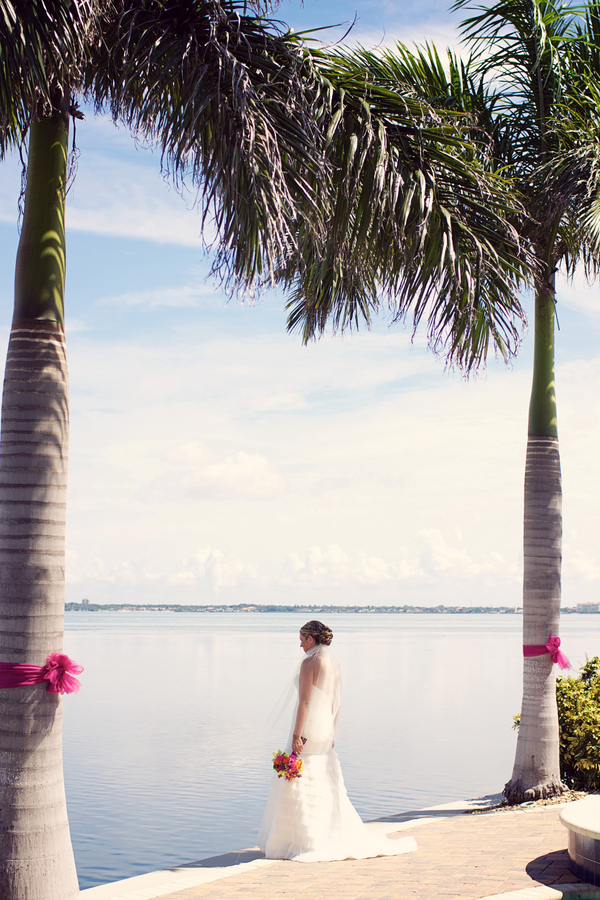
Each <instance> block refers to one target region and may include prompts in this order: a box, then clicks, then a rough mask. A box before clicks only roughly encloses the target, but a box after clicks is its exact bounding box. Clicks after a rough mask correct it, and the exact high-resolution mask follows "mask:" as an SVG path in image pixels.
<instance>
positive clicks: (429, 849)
mask: <svg viewBox="0 0 600 900" xmlns="http://www.w3.org/2000/svg"><path fill="white" fill-rule="evenodd" d="M560 808H561V807H560V806H547V807H534V808H532V809H526V810H517V811H508V810H506V811H501V812H496V813H488V814H475V815H473V814H471V815H456V816H452V817H444V818H440V820H439V821H434V822H432V823H426V824H422V825H419V826H417V827H414V828H411V829H409V830H405V831H402V832H400V833H399V834H398V837H403V836H405V835H408V834H412V835H414V837H415V838H416V840H417V843H418V845H419V850H418V852H417V853H408V854H405V855H403V856H396V857H383V858H378V859H365V860H345V861H343V862H322V863H310V864H308V863H294V862H289V861H281V862H277V863H274V864H273V865H270V866H265V867H263V868H258V869H254V870H251V871H248V872H244V873H243V874H240V875H234V876H231V877H229V878H224V879H222V880H220V881H215V882H213V883H211V884H206V885H201V886H198V887H193V888H189V887H188V888H185V889H184V890H180V891H176V892H175V893H173V894H168V895H167V896H165V897H163V898H162V900H243V898H246V897H247V898H248V900H413V898H414V900H437V898H445V900H474V898H480V897H486V896H488V895H490V894H499V893H503V892H505V891H513V890H520V889H523V888H528V887H535V886H537V885H540V884H543V885H551V884H560V883H562V884H565V883H575V882H577V879H576V878H575V877H574V876H573V875H571V873H570V872H569V870H568V867H567V862H568V857H567V851H566V849H565V847H566V844H567V832H566V829H565V828H564V827H563V826H562V825H561V824H560V822H559V818H558V816H559V812H560ZM392 837H393V836H392Z"/></svg>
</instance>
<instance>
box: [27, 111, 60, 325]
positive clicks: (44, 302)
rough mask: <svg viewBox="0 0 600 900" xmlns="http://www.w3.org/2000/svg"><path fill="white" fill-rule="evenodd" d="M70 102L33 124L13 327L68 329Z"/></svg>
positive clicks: (30, 137) (30, 135) (30, 136)
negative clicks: (37, 324) (32, 324)
mask: <svg viewBox="0 0 600 900" xmlns="http://www.w3.org/2000/svg"><path fill="white" fill-rule="evenodd" d="M68 141H69V97H68V96H66V97H61V99H60V101H59V102H57V104H56V108H55V109H54V110H53V112H52V115H51V116H47V117H44V118H42V119H39V120H38V121H34V122H32V124H31V128H30V134H29V158H28V163H27V190H26V192H25V213H24V216H23V229H22V231H21V239H20V241H19V249H18V252H17V264H16V271H15V310H14V317H13V322H14V323H19V322H25V321H32V320H38V321H40V320H43V321H50V322H55V323H56V324H57V325H59V326H60V327H62V328H64V293H65V266H66V243H65V187H66V181H67V158H68Z"/></svg>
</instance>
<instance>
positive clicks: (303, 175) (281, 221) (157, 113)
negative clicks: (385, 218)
mask: <svg viewBox="0 0 600 900" xmlns="http://www.w3.org/2000/svg"><path fill="white" fill-rule="evenodd" d="M102 30H103V44H102V46H101V47H99V51H98V52H99V54H100V55H101V56H102V57H103V60H104V61H105V63H106V62H107V63H108V64H107V65H106V64H104V65H103V66H98V65H96V61H95V58H94V57H92V59H91V62H90V66H89V69H88V72H87V78H86V82H85V88H86V91H87V93H88V95H89V96H91V97H93V99H94V100H95V102H96V104H97V106H98V107H99V108H101V107H103V106H104V105H105V104H107V105H108V106H109V108H110V110H111V112H112V114H113V116H114V117H115V119H120V120H122V121H125V122H126V123H127V125H128V126H129V127H130V128H131V129H132V131H133V132H134V134H136V135H137V136H138V137H140V138H142V139H145V140H149V141H151V142H153V143H157V144H158V145H159V147H160V148H161V150H162V154H163V165H164V167H165V170H166V171H167V172H169V173H171V174H172V175H173V176H174V178H175V180H178V179H185V178H188V179H189V180H190V182H191V184H192V185H193V186H194V187H195V188H196V189H199V191H200V193H201V197H202V201H203V208H204V214H205V216H207V215H208V216H210V217H212V224H213V227H214V228H215V229H216V232H217V235H218V241H217V242H216V262H215V265H214V268H215V270H216V271H221V272H224V273H225V275H226V276H227V275H229V276H232V277H233V278H235V279H236V280H237V281H238V282H241V283H242V284H243V285H246V286H250V287H253V286H256V285H257V284H260V282H261V280H267V281H268V280H272V279H273V277H274V273H275V270H276V269H277V268H278V266H279V264H280V261H281V259H282V258H284V257H285V256H287V255H288V254H289V253H290V252H291V250H292V249H293V246H294V242H295V236H294V230H295V221H296V219H297V215H298V208H299V206H302V207H304V208H305V222H306V223H307V227H309V228H310V230H311V232H312V234H313V237H314V236H316V235H319V234H320V235H322V213H321V204H320V203H317V195H316V188H317V186H318V184H319V183H320V182H321V179H322V176H323V174H324V171H325V163H324V159H323V156H322V153H321V152H320V150H319V149H318V118H319V115H320V111H319V108H318V102H317V101H318V97H319V92H318V91H317V90H315V83H316V80H315V77H314V73H313V72H312V70H311V60H310V58H309V56H308V55H307V54H305V53H304V52H303V50H302V48H301V45H300V43H299V41H298V39H297V38H295V37H294V36H293V35H292V34H290V33H287V32H285V31H284V30H283V29H282V28H281V27H280V26H279V25H278V23H276V22H274V21H272V20H268V19H265V18H263V17H261V16H259V15H258V14H257V13H254V12H253V11H252V9H250V8H249V7H248V6H247V4H246V3H244V2H242V0H209V2H204V0H190V2H188V3H181V2H173V0H138V2H134V3H132V2H123V0H121V2H120V3H119V4H117V14H116V15H114V14H113V13H112V11H111V12H110V14H109V15H108V16H107V17H106V18H105V20H104V22H103V27H102Z"/></svg>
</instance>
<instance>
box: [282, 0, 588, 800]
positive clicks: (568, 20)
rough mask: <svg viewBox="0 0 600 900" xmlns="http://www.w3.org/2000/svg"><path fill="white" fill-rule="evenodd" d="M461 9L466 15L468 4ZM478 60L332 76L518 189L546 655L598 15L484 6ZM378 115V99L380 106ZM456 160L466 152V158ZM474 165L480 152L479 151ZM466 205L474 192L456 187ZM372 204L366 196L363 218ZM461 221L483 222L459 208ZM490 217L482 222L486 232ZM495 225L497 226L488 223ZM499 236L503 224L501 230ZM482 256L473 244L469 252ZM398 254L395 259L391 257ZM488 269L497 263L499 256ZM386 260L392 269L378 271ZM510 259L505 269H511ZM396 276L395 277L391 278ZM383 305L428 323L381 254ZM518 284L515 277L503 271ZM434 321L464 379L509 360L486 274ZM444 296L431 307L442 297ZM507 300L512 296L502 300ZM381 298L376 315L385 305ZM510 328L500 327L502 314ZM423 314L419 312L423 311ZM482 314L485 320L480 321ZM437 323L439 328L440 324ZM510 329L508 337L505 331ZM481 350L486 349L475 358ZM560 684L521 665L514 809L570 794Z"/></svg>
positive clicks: (531, 542) (549, 670)
mask: <svg viewBox="0 0 600 900" xmlns="http://www.w3.org/2000/svg"><path fill="white" fill-rule="evenodd" d="M467 2H468V0H458V2H457V3H456V4H455V7H454V8H455V9H456V8H462V7H464V6H466V5H467ZM463 33H464V36H465V38H466V40H467V41H468V42H469V43H470V44H471V45H474V55H472V56H471V57H470V58H469V59H468V60H466V61H461V60H460V59H459V58H458V57H457V56H456V55H454V54H452V53H451V52H448V65H447V66H444V64H443V63H442V61H441V59H440V56H439V54H438V52H437V50H436V49H435V47H433V46H431V45H426V46H425V47H424V48H422V49H417V50H415V51H411V50H409V49H408V48H407V47H404V46H402V45H398V47H397V48H396V49H395V50H393V51H392V50H390V51H382V52H378V53H374V52H370V51H368V50H363V49H359V50H356V51H354V52H352V53H340V54H338V56H337V58H336V59H335V60H334V62H333V65H334V66H335V70H336V72H337V73H339V75H340V77H344V76H345V77H347V78H349V79H352V78H362V79H363V81H364V83H365V85H366V86H367V87H366V89H365V95H366V96H367V97H368V99H369V101H371V98H376V97H377V92H378V91H379V92H381V91H389V92H393V93H394V94H395V95H396V96H399V97H403V98H406V97H407V96H409V97H412V98H413V99H418V100H421V101H422V102H426V103H429V104H431V106H432V107H434V108H435V109H437V110H446V111H447V113H448V114H454V115H458V116H460V117H462V121H463V123H464V125H465V126H466V127H467V128H468V129H469V132H470V135H471V137H472V138H473V140H475V141H477V140H479V141H480V142H481V143H482V144H484V145H485V146H486V149H487V155H486V156H485V157H484V161H485V163H486V165H487V166H488V168H489V169H491V170H492V171H495V172H498V173H501V174H502V176H503V178H504V179H506V180H507V181H508V182H509V183H510V186H511V188H512V191H513V198H514V203H515V207H514V213H513V215H512V216H511V215H510V213H509V214H508V216H507V218H508V219H509V221H511V222H512V224H513V226H514V228H516V229H517V231H518V234H519V238H520V240H521V243H522V247H521V252H522V253H526V252H527V251H529V253H531V255H532V256H534V257H535V259H536V260H537V265H532V266H530V268H529V271H528V272H527V271H525V270H524V269H518V270H517V271H513V273H512V275H513V276H515V275H516V276H518V277H515V278H513V285H516V284H517V283H518V279H519V278H523V280H524V281H525V282H526V283H529V284H530V285H531V286H532V287H533V290H534V293H535V313H534V333H535V337H534V373H533V384H532V391H531V401H530V409H529V423H528V445H527V461H526V472H525V515H524V578H523V644H524V645H538V646H545V645H546V644H547V643H548V640H549V637H550V635H554V636H557V635H558V630H559V616H560V600H561V594H560V572H561V536H562V517H561V479H560V459H559V447H558V431H557V418H556V394H555V375H554V318H555V303H556V298H555V276H556V272H557V271H558V269H559V267H560V266H561V265H562V266H563V267H564V270H565V271H566V273H567V274H569V275H572V274H573V272H574V271H575V269H576V267H577V266H578V265H583V267H584V269H585V271H586V274H588V276H593V275H596V274H597V271H598V265H599V261H600V252H599V251H600V201H599V199H598V198H599V196H600V193H599V190H600V183H599V180H598V165H597V160H598V149H597V148H598V137H599V133H600V132H599V129H598V117H597V109H598V89H597V81H598V73H599V72H600V53H599V50H598V48H599V46H600V45H599V42H598V38H599V37H600V20H599V18H598V15H597V12H596V8H595V7H593V6H591V5H590V6H589V7H588V8H587V11H586V13H585V15H582V14H581V11H579V12H578V13H577V14H575V13H574V12H573V11H572V10H569V8H568V7H566V8H565V7H562V6H561V5H560V4H559V3H557V2H554V0H501V2H500V3H498V4H496V5H494V6H492V7H490V8H489V9H485V8H481V9H480V11H479V12H478V13H477V14H476V15H474V16H473V17H471V18H469V19H467V20H466V21H465V22H464V23H463ZM376 105H377V99H375V102H374V106H375V107H376ZM459 152H460V153H461V154H462V153H464V150H463V148H462V147H461V148H460V150H459ZM468 154H469V155H468V160H469V161H471V160H472V151H471V150H469V151H468ZM455 194H456V195H457V196H455V198H454V199H455V200H456V202H457V203H458V204H459V205H460V206H461V207H462V200H463V195H464V185H463V184H461V183H459V184H457V185H456V192H455ZM367 204H368V198H367V199H366V200H364V201H363V206H366V205H367ZM462 212H463V222H464V223H465V227H466V228H467V229H468V223H470V222H472V221H473V212H474V210H473V209H472V208H471V207H470V206H468V207H466V208H463V209H462ZM477 216H480V212H479V210H477V213H476V219H475V220H476V221H477V224H478V225H479V224H480V221H479V220H477ZM490 225H491V223H490ZM491 227H493V226H491ZM446 247H447V244H443V243H440V242H439V239H438V236H437V235H434V236H433V241H432V246H431V247H430V248H427V247H426V246H425V245H424V246H423V247H418V248H417V252H416V254H415V257H414V269H413V270H412V271H413V272H416V273H417V274H416V275H413V278H416V279H419V278H421V279H422V278H423V276H422V275H421V271H422V269H421V267H422V266H424V271H425V273H426V274H427V273H428V271H429V266H430V265H431V262H430V261H431V259H432V258H433V259H436V258H439V257H440V256H442V257H443V254H444V251H445V249H446ZM465 249H466V252H467V255H468V254H469V253H471V254H473V252H474V250H475V246H474V244H473V243H471V245H470V246H469V245H468V244H467V247H466V248H465ZM393 253H394V250H392V255H393ZM490 259H493V257H492V256H491V255H490ZM380 260H382V261H381V262H380ZM503 261H506V262H507V260H505V258H503ZM386 265H388V266H390V270H391V274H389V272H388V270H387V269H386V268H385V266H386ZM369 271H370V273H371V275H372V277H373V294H374V295H375V292H376V290H377V288H383V289H384V290H387V292H388V299H389V301H390V303H391V305H392V309H393V310H394V312H395V315H396V316H397V317H398V316H400V317H405V316H406V315H407V313H409V312H411V313H412V315H413V322H414V324H415V327H416V325H417V324H418V322H419V319H420V315H421V309H422V306H421V305H420V304H417V305H416V306H413V307H411V301H412V297H411V292H412V291H413V290H414V287H413V281H412V280H411V278H410V277H408V278H407V277H406V274H405V273H404V272H402V273H401V277H400V278H399V279H398V277H397V271H398V270H397V268H396V262H395V259H391V260H390V259H389V258H388V259H386V258H385V257H378V256H376V255H375V262H374V264H373V267H372V268H371V269H370V270H369ZM506 272H507V273H509V280H510V277H511V273H510V268H508V267H507V268H506ZM417 285H418V287H419V288H420V289H421V291H422V294H423V296H424V297H425V299H426V301H427V302H428V303H429V306H428V307H427V310H428V312H429V310H431V308H432V304H433V309H434V311H435V313H436V316H435V317H434V323H435V324H436V326H437V327H436V329H435V331H434V335H433V337H434V340H435V339H437V340H439V339H440V335H443V333H444V328H445V329H446V334H447V335H448V337H447V341H448V342H449V348H450V350H451V353H450V357H451V358H452V359H455V360H456V361H457V362H459V363H460V364H462V365H464V366H465V367H466V368H467V369H468V368H469V367H471V366H473V367H476V366H477V365H479V363H481V362H483V361H484V360H485V354H486V352H487V348H488V344H487V340H488V337H489V334H490V333H491V335H492V336H493V339H494V341H495V343H496V346H497V347H499V348H500V351H501V352H502V353H504V354H505V355H506V353H505V350H506V341H505V338H506V336H507V334H508V336H510V335H511V331H510V330H507V328H508V329H510V318H509V317H510V315H511V313H513V312H514V310H515V306H514V303H513V305H511V304H508V305H506V304H505V305H502V304H500V306H499V305H498V302H497V301H498V298H497V297H495V296H494V291H495V290H496V287H497V278H496V275H495V273H494V271H493V270H489V269H488V270H487V271H486V270H485V269H484V271H483V273H482V277H480V278H478V279H477V280H476V281H475V282H474V283H473V289H472V293H471V297H470V307H469V305H468V304H465V305H466V306H467V308H468V309H469V315H468V317H467V324H466V326H465V327H464V328H463V327H458V328H457V327H456V321H457V317H458V321H459V323H462V319H461V313H462V310H463V308H464V306H463V305H462V304H461V302H460V300H459V301H458V302H457V300H456V297H455V296H453V294H452V292H451V291H450V292H449V291H448V290H447V284H446V283H445V282H444V280H443V279H442V278H441V277H440V278H439V280H438V283H437V284H436V282H435V278H434V279H433V280H432V281H431V282H429V286H430V290H429V292H427V291H424V290H423V288H422V281H421V282H419V281H417ZM431 291H433V294H434V295H433V298H432V295H431ZM504 296H506V291H505V292H504ZM376 303H377V300H376V298H375V299H374V301H373V305H376ZM498 309H499V310H500V314H501V316H502V318H501V320H500V327H499V326H498V319H497V318H496V316H497V315H498V313H497V310H498ZM413 310H414V312H413ZM475 313H476V316H475ZM361 315H362V318H363V319H367V320H368V316H367V314H366V312H365V310H364V309H362V308H361V307H360V306H359V305H358V304H356V303H354V302H353V299H352V298H346V297H344V296H343V295H338V296H335V297H328V298H327V300H326V302H323V303H322V304H321V306H320V308H319V316H318V318H316V317H315V311H314V308H313V307H312V306H311V304H310V303H309V304H306V303H304V304H303V303H302V302H300V303H299V304H298V305H297V306H296V307H295V308H293V309H292V312H291V315H290V319H289V326H290V327H291V328H293V327H297V326H298V325H299V324H302V325H303V327H304V336H305V339H308V338H310V337H312V336H314V335H315V334H316V333H317V332H318V331H319V330H322V328H323V327H324V325H325V323H326V322H327V320H328V319H332V320H333V323H334V327H336V326H338V325H340V324H341V325H342V326H344V325H346V324H350V325H351V324H353V322H352V316H354V317H355V318H356V319H358V318H359V317H360V316H361ZM430 322H431V319H430ZM507 323H508V326H507ZM502 327H504V332H503V331H502ZM477 348H478V349H477ZM558 746H559V745H558V719H557V713H556V697H555V676H554V673H553V664H552V658H551V656H550V655H549V654H545V655H540V656H537V657H531V658H530V657H527V658H525V659H524V677H523V703H522V711H521V719H520V729H519V738H518V744H517V753H516V760H515V765H514V770H513V774H512V778H511V780H510V781H509V782H508V783H507V785H506V786H505V789H504V790H505V795H506V797H507V798H508V799H509V801H511V802H521V801H523V800H529V799H536V798H539V797H546V796H551V795H553V794H557V793H560V792H562V790H563V786H562V783H561V779H560V768H559V755H558Z"/></svg>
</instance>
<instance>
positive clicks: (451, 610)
mask: <svg viewBox="0 0 600 900" xmlns="http://www.w3.org/2000/svg"><path fill="white" fill-rule="evenodd" d="M65 609H66V610H68V611H69V612H78V611H84V610H85V611H86V612H109V611H111V612H121V611H123V612H125V611H133V612H197V613H203V612H208V613H212V612H224V613H272V612H276V613H277V612H294V613H307V614H309V615H316V614H317V613H340V612H343V613H407V614H422V613H430V614H439V615H444V614H450V615H455V614H469V613H500V614H508V615H510V614H520V613H522V612H523V607H521V606H442V605H439V606H406V605H405V606H287V605H281V606H278V605H276V604H267V605H262V604H253V605H251V606H247V605H242V604H241V603H240V604H238V605H237V606H228V605H219V604H216V603H215V604H202V605H197V606H196V605H193V606H192V605H182V604H178V603H166V604H160V605H158V604H154V603H141V604H133V603H92V602H91V601H90V600H89V599H88V598H87V597H86V598H84V599H83V600H82V601H81V603H67V604H65ZM561 612H563V613H600V603H592V602H588V603H578V604H577V606H571V607H567V606H565V607H563V608H562V609H561Z"/></svg>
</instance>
